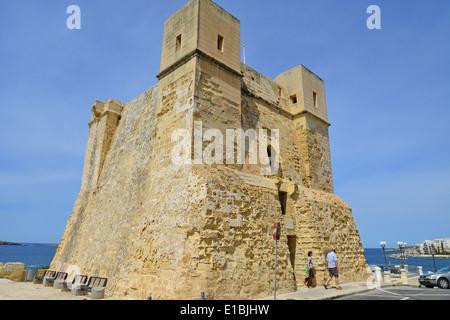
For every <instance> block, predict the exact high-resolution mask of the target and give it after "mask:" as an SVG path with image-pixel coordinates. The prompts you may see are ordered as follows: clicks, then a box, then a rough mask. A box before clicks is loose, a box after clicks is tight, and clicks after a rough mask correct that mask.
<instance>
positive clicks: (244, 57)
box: [242, 44, 245, 64]
mask: <svg viewBox="0 0 450 320" xmlns="http://www.w3.org/2000/svg"><path fill="white" fill-rule="evenodd" d="M242 47H243V48H244V64H245V44H244V45H243V46H242Z"/></svg>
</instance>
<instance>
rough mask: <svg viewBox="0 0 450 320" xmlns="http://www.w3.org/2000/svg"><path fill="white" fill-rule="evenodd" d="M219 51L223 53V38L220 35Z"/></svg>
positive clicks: (218, 37)
mask: <svg viewBox="0 0 450 320" xmlns="http://www.w3.org/2000/svg"><path fill="white" fill-rule="evenodd" d="M217 50H219V51H222V52H223V37H222V36H221V35H220V34H219V35H218V36H217Z"/></svg>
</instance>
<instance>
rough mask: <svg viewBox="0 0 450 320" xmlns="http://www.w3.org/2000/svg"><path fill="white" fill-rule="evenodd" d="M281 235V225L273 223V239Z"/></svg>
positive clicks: (277, 238)
mask: <svg viewBox="0 0 450 320" xmlns="http://www.w3.org/2000/svg"><path fill="white" fill-rule="evenodd" d="M280 235H281V225H280V223H279V222H278V223H274V224H273V240H280Z"/></svg>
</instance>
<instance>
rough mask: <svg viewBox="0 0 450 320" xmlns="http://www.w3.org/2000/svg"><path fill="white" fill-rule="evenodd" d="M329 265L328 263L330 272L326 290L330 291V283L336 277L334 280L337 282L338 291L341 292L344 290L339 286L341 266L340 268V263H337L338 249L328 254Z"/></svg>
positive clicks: (325, 284) (325, 285)
mask: <svg viewBox="0 0 450 320" xmlns="http://www.w3.org/2000/svg"><path fill="white" fill-rule="evenodd" d="M327 263H328V265H327V270H328V274H329V277H328V279H327V280H326V281H325V283H324V284H323V286H324V287H325V289H328V281H330V280H331V278H333V277H334V279H335V281H336V289H337V290H341V289H342V288H341V287H340V286H339V266H338V261H337V256H336V248H333V250H331V251H330V252H329V253H328V254H327Z"/></svg>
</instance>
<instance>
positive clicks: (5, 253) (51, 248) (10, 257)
mask: <svg viewBox="0 0 450 320" xmlns="http://www.w3.org/2000/svg"><path fill="white" fill-rule="evenodd" d="M56 248H57V245H55V244H44V243H30V244H27V245H23V246H11V245H0V262H2V263H3V264H5V263H7V262H22V263H24V264H25V268H26V267H28V266H39V267H45V266H50V263H51V262H52V260H53V256H54V255H55V252H56Z"/></svg>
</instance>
